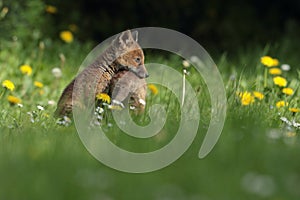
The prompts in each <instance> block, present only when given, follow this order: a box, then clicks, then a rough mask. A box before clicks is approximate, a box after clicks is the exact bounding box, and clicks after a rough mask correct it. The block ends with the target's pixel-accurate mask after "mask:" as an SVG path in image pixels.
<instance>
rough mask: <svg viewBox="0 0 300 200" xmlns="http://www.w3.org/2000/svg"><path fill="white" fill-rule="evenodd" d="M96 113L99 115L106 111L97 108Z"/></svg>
mask: <svg viewBox="0 0 300 200" xmlns="http://www.w3.org/2000/svg"><path fill="white" fill-rule="evenodd" d="M96 112H97V113H99V114H101V113H103V112H104V109H103V108H101V107H99V106H98V107H97V108H96Z"/></svg>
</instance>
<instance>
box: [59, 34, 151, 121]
mask: <svg viewBox="0 0 300 200" xmlns="http://www.w3.org/2000/svg"><path fill="white" fill-rule="evenodd" d="M120 70H125V71H130V72H131V73H132V74H134V75H135V76H137V77H138V78H139V79H144V78H146V77H148V72H147V70H146V68H145V65H144V53H143V50H142V49H141V47H140V46H139V44H138V43H137V32H136V31H135V32H133V33H131V31H129V30H127V31H124V32H122V33H121V34H120V35H119V36H117V38H116V39H115V40H114V41H113V42H112V44H111V45H110V46H109V47H108V48H107V49H106V50H105V51H104V52H103V53H102V54H101V55H100V56H99V57H98V58H97V59H96V60H95V61H94V62H93V63H92V64H91V65H89V66H88V67H87V68H85V69H84V70H83V71H82V72H81V73H79V74H78V76H77V77H76V78H75V79H74V80H73V81H72V82H71V83H70V84H69V85H68V86H67V87H66V88H65V89H64V91H63V93H62V95H61V97H60V99H59V101H58V104H57V109H56V111H55V115H56V116H65V115H70V113H71V112H72V109H73V107H74V106H78V107H81V108H82V107H85V105H86V104H87V102H86V101H88V100H93V101H94V100H95V96H96V95H97V94H100V93H102V92H104V91H105V89H106V88H107V87H108V86H109V84H110V82H111V79H112V78H113V77H114V75H115V74H117V73H118V72H119V71H120ZM123 73H124V72H123Z"/></svg>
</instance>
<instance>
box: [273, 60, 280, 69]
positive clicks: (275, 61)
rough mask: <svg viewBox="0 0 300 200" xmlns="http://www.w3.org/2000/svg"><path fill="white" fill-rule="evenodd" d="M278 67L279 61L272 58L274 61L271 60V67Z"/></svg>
mask: <svg viewBox="0 0 300 200" xmlns="http://www.w3.org/2000/svg"><path fill="white" fill-rule="evenodd" d="M278 65H279V60H278V59H276V58H274V59H273V67H276V66H278Z"/></svg>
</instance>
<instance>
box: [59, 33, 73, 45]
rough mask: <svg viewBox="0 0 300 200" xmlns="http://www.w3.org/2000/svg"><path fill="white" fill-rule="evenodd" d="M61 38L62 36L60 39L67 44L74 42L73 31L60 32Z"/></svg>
mask: <svg viewBox="0 0 300 200" xmlns="http://www.w3.org/2000/svg"><path fill="white" fill-rule="evenodd" d="M59 36H60V39H61V40H63V41H64V42H66V43H71V42H73V34H72V32H71V31H62V32H60V34H59Z"/></svg>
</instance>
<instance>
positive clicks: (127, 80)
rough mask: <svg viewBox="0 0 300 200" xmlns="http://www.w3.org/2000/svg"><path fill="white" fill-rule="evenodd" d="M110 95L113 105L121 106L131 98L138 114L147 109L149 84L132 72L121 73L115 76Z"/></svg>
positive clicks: (131, 103)
mask: <svg viewBox="0 0 300 200" xmlns="http://www.w3.org/2000/svg"><path fill="white" fill-rule="evenodd" d="M109 94H110V96H111V97H112V99H113V102H112V103H113V104H119V105H120V104H121V106H123V104H122V103H123V102H124V100H125V99H126V98H127V97H129V98H130V99H129V100H130V102H129V104H130V105H131V106H134V107H135V109H136V110H137V112H142V111H144V109H145V104H146V94H147V83H146V80H145V79H140V78H139V77H137V76H136V75H135V74H134V73H133V72H131V71H125V70H123V71H119V72H118V73H117V74H115V75H114V76H113V78H112V80H111V83H110V85H109Z"/></svg>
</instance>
